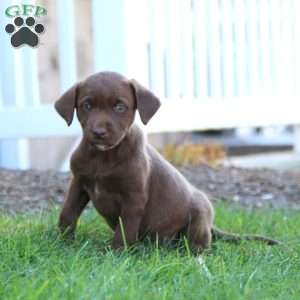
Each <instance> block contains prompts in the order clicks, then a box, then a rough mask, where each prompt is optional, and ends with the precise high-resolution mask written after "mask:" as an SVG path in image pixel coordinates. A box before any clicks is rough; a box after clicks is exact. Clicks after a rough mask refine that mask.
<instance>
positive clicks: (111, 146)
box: [95, 144, 117, 151]
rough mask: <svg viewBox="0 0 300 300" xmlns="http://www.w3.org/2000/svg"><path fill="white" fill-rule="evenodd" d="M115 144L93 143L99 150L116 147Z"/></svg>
mask: <svg viewBox="0 0 300 300" xmlns="http://www.w3.org/2000/svg"><path fill="white" fill-rule="evenodd" d="M116 146H117V145H116V144H114V145H102V144H95V147H96V148H97V149H98V150H100V151H108V150H111V149H113V148H114V147H116Z"/></svg>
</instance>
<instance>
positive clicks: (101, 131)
mask: <svg viewBox="0 0 300 300" xmlns="http://www.w3.org/2000/svg"><path fill="white" fill-rule="evenodd" d="M92 132H93V135H94V136H95V137H96V138H98V139H103V138H105V137H107V130H106V129H105V128H103V127H99V128H94V129H93V130H92Z"/></svg>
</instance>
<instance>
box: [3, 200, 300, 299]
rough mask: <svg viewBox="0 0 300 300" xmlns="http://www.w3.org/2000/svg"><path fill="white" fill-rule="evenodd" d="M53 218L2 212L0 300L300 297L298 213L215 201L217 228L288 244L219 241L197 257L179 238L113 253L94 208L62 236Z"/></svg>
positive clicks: (107, 231)
mask: <svg viewBox="0 0 300 300" xmlns="http://www.w3.org/2000/svg"><path fill="white" fill-rule="evenodd" d="M57 216H58V211H53V212H51V213H45V214H40V215H36V214H35V215H17V216H8V215H5V214H1V215H0V299H11V300H17V299H43V300H44V299H72V300H73V299H120V300H121V299H122V300H124V299H137V300H139V299H143V300H144V299H151V300H153V299H172V300H173V299H197V300H198V299H218V300H220V299H230V300H233V299H284V300H286V299H289V300H290V299H300V243H299V242H300V238H299V230H300V212H296V211H283V210H280V211H279V210H266V209H265V210H264V209H262V210H257V211H249V210H245V209H242V208H237V207H232V206H228V205H224V204H219V205H218V206H217V209H216V223H217V225H218V226H219V227H221V228H223V229H228V230H232V231H236V232H251V233H264V234H267V235H270V236H272V237H274V238H277V239H280V240H282V241H284V242H286V245H287V247H286V246H273V247H270V246H266V245H263V244H261V243H258V242H246V241H243V242H241V243H240V244H238V245H233V244H230V243H226V242H223V241H218V242H217V243H215V244H214V246H213V247H212V249H210V250H209V251H207V252H206V253H204V254H203V255H202V263H201V261H200V260H199V259H198V258H197V257H195V256H193V255H190V253H189V249H188V248H187V247H186V246H185V243H184V241H182V243H180V244H179V245H178V246H177V247H174V246H173V247H171V246H167V245H166V246H157V245H155V243H154V244H151V243H150V242H147V241H146V242H144V243H140V244H138V245H137V246H136V247H134V248H133V249H129V250H126V251H122V252H115V251H111V250H110V249H109V240H110V238H111V237H112V233H111V232H110V230H109V229H108V228H107V226H106V225H105V223H104V222H103V220H102V219H101V218H99V216H98V215H97V214H96V213H95V212H94V210H89V211H86V212H85V213H84V215H83V216H82V217H81V220H80V223H79V226H78V230H77V238H76V240H75V241H74V242H65V241H63V240H61V239H60V238H59V235H58V232H57V229H56V222H57Z"/></svg>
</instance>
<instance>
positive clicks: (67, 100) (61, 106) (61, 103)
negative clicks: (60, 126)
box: [55, 84, 78, 126]
mask: <svg viewBox="0 0 300 300" xmlns="http://www.w3.org/2000/svg"><path fill="white" fill-rule="evenodd" d="M77 90H78V84H75V85H73V86H72V87H71V88H70V89H68V90H67V91H66V92H65V93H64V94H63V95H62V96H61V97H60V98H59V99H58V100H57V101H56V102H55V109H56V111H57V112H58V113H59V114H60V116H61V117H62V118H64V119H65V121H66V122H67V124H68V126H70V125H71V123H72V121H73V116H74V110H75V106H76V98H77Z"/></svg>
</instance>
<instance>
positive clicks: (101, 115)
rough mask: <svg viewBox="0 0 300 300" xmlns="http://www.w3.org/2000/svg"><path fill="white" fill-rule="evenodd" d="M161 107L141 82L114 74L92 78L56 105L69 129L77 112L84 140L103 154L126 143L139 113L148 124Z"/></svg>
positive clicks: (72, 89) (70, 90)
mask: <svg viewBox="0 0 300 300" xmlns="http://www.w3.org/2000/svg"><path fill="white" fill-rule="evenodd" d="M159 106H160V101H159V99H158V98H157V97H156V96H155V95H154V94H153V93H151V92H150V91H149V90H147V89H146V88H144V87H143V86H141V85H140V84H139V83H138V82H137V81H135V80H128V79H126V78H125V77H123V76H121V75H119V74H117V73H113V72H101V73H97V74H95V75H92V76H90V77H88V78H87V79H86V80H84V81H82V82H80V83H78V84H76V85H74V86H73V87H71V88H70V89H69V90H68V91H66V92H65V93H64V94H63V95H62V96H61V97H60V98H59V99H58V100H57V101H56V103H55V109H56V110H57V112H58V113H59V114H60V115H61V116H62V117H63V118H64V119H65V121H66V122H67V124H68V125H71V123H72V120H73V116H74V111H75V110H76V113H77V117H78V120H79V122H80V124H81V126H82V129H83V134H84V136H85V137H86V138H87V140H88V141H89V142H90V143H91V144H92V145H94V146H95V147H96V148H98V149H99V150H101V151H106V150H109V149H112V148H114V147H115V146H117V145H118V144H119V143H120V142H121V141H122V139H123V138H124V137H125V136H126V133H127V132H128V130H129V128H130V126H131V125H132V123H133V121H134V116H135V111H136V109H137V110H138V111H139V114H140V117H141V120H142V122H143V123H144V124H147V123H148V121H149V120H150V119H151V118H152V116H153V115H154V114H155V112H156V111H157V110H158V108H159Z"/></svg>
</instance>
